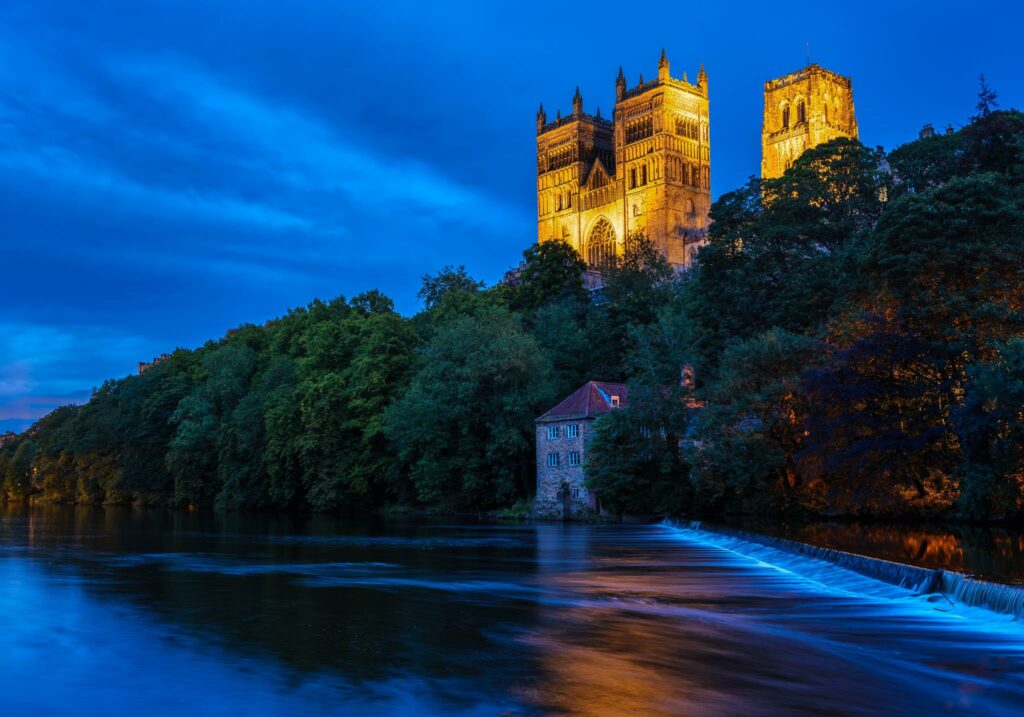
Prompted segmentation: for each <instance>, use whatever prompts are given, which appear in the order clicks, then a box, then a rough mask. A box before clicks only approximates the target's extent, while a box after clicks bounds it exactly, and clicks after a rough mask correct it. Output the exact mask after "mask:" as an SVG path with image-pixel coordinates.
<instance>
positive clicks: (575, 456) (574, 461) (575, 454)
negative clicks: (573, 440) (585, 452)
mask: <svg viewBox="0 0 1024 717" xmlns="http://www.w3.org/2000/svg"><path fill="white" fill-rule="evenodd" d="M579 464H580V452H579V451H569V465H571V466H578V465H579Z"/></svg>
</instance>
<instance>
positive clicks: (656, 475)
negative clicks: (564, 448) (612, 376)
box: [586, 392, 692, 515]
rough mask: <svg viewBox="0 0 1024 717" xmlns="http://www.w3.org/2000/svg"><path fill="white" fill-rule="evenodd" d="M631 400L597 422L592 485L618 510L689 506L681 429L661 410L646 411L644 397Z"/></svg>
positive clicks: (591, 448)
mask: <svg viewBox="0 0 1024 717" xmlns="http://www.w3.org/2000/svg"><path fill="white" fill-rule="evenodd" d="M633 393H635V392H633ZM631 395H632V394H631ZM631 406H633V407H631V408H630V409H629V410H625V411H614V412H612V413H609V414H606V415H604V416H601V417H600V418H598V419H597V420H596V421H595V422H594V432H593V435H592V436H591V438H590V443H589V445H588V451H587V462H586V471H587V486H588V487H589V488H590V489H591V490H593V491H595V492H596V494H597V495H598V496H600V499H601V504H602V507H603V508H604V509H606V510H609V511H611V512H612V513H614V514H616V515H622V514H623V513H637V514H643V513H670V514H678V513H681V512H683V511H685V510H688V509H689V508H690V506H691V501H692V495H691V494H692V490H691V486H690V482H689V476H688V474H687V469H686V466H685V465H684V464H683V463H682V461H681V458H680V452H679V437H680V433H679V432H677V431H676V430H672V427H670V426H666V425H665V424H664V423H662V422H660V421H659V420H658V418H659V415H658V412H657V411H656V410H655V411H653V412H648V411H645V410H644V405H643V403H642V402H637V401H634V400H633V399H632V398H631Z"/></svg>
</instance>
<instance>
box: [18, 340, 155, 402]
mask: <svg viewBox="0 0 1024 717" xmlns="http://www.w3.org/2000/svg"><path fill="white" fill-rule="evenodd" d="M146 343H147V341H146V339H144V338H143V337H140V336H135V335H131V334H126V333H122V332H118V331H114V330H111V329H109V328H106V327H97V326H45V325H33V324H19V323H5V322H0V420H4V421H14V420H16V421H26V420H32V419H36V418H39V417H40V416H43V415H45V414H46V413H49V412H50V411H52V410H53V409H54V408H57V407H58V406H63V405H66V404H68V403H81V402H83V401H86V400H88V398H89V395H90V393H91V390H92V388H93V387H95V386H96V385H97V384H99V383H101V381H102V378H105V377H109V376H116V375H125V374H126V373H127V372H128V371H129V370H130V367H132V366H133V365H134V363H133V362H135V361H137V360H138V359H139V358H142V357H144V356H145V354H144V353H143V348H144V346H145V345H146ZM98 379H99V380H98Z"/></svg>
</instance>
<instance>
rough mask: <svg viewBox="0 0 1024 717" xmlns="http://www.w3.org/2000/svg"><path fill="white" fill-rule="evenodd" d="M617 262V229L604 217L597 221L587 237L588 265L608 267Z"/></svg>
mask: <svg viewBox="0 0 1024 717" xmlns="http://www.w3.org/2000/svg"><path fill="white" fill-rule="evenodd" d="M614 261H615V228H614V227H612V225H611V222H609V221H608V220H607V219H605V218H604V217H601V218H600V219H598V220H597V223H596V224H594V226H593V228H592V229H591V230H590V236H589V237H587V263H588V264H590V265H591V266H608V265H609V264H611V263H612V262H614Z"/></svg>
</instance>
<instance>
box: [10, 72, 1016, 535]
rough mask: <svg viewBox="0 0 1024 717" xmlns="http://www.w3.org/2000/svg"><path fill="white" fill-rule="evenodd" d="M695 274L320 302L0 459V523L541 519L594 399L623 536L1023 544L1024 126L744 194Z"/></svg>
mask: <svg viewBox="0 0 1024 717" xmlns="http://www.w3.org/2000/svg"><path fill="white" fill-rule="evenodd" d="M712 219H713V223H712V225H711V229H710V235H709V237H708V241H707V242H706V244H705V245H704V246H703V247H702V249H701V251H700V254H699V260H698V264H697V267H696V269H693V270H690V271H688V272H686V273H683V274H677V273H676V272H674V271H673V269H672V267H670V266H669V265H668V264H667V263H666V262H665V261H664V259H663V258H662V257H661V255H660V254H659V253H658V252H657V251H656V250H655V249H654V247H653V246H652V245H651V243H650V242H648V241H647V240H646V239H645V238H644V237H643V236H642V235H630V236H628V237H626V238H625V240H624V243H623V247H622V252H621V255H620V256H619V257H618V258H617V259H616V260H615V261H613V262H612V264H611V265H610V266H608V267H606V268H605V269H604V270H603V271H604V273H603V277H602V278H603V287H602V288H601V289H600V290H597V291H588V290H587V289H586V288H585V284H584V274H585V270H586V267H585V265H584V264H583V262H582V261H581V260H580V258H579V256H578V254H577V252H576V251H575V250H574V249H573V248H572V247H571V246H569V245H568V244H564V243H561V242H547V243H544V244H540V245H536V246H531V247H530V248H529V249H527V250H526V251H525V252H524V255H523V262H522V264H521V265H520V266H519V267H518V268H517V269H515V270H513V271H511V272H509V274H508V275H507V276H506V278H505V280H503V281H502V282H500V283H499V284H498V285H496V286H493V287H487V286H485V285H484V284H483V283H482V282H480V281H478V280H477V279H475V278H473V277H472V276H470V275H469V274H468V273H467V271H466V270H465V268H464V267H461V266H459V267H446V268H444V269H443V270H441V271H440V272H438V273H437V274H436V275H428V276H426V277H424V279H423V286H422V290H421V292H420V298H421V300H422V304H423V309H422V311H421V312H419V313H418V314H416V315H415V316H411V317H404V316H401V315H399V314H398V313H397V312H396V311H395V309H394V306H393V305H392V303H391V301H390V300H389V299H388V298H387V297H385V296H383V295H381V294H380V293H378V292H368V293H366V294H361V295H359V296H356V297H354V298H352V299H351V300H346V299H345V298H337V299H334V300H332V301H329V302H323V301H319V300H318V301H314V302H312V303H311V304H310V305H309V306H307V307H305V308H302V309H295V310H293V311H290V312H289V313H287V314H286V315H284V316H282V317H280V318H278V319H276V320H273V321H270V322H268V323H267V324H265V325H263V326H252V325H245V326H241V327H239V328H238V329H236V330H234V331H231V332H229V333H228V335H227V336H225V337H224V338H222V339H221V340H219V341H213V342H210V343H208V344H206V345H205V346H202V347H200V348H198V349H196V350H192V351H189V350H179V351H176V352H174V353H173V354H172V355H171V356H170V357H169V358H167V359H166V360H164V361H162V362H160V363H158V364H156V365H155V366H153V367H152V368H150V369H149V370H147V371H145V372H144V373H142V374H141V375H138V376H131V377H127V378H123V379H119V380H114V381H109V382H107V383H105V384H104V385H103V386H101V387H99V388H98V389H96V391H95V392H94V394H93V396H92V398H91V400H90V401H89V402H88V403H86V404H84V405H81V406H66V407H63V408H60V409H58V410H56V411H54V412H53V413H51V414H50V415H48V416H46V417H44V418H42V419H40V420H39V421H38V422H37V423H36V424H35V425H34V426H32V427H31V428H30V429H29V430H28V431H26V432H25V433H23V434H21V435H13V434H5V435H3V436H0V496H2V497H4V498H6V499H9V500H21V499H25V498H27V497H35V498H38V499H42V500H51V501H64V502H81V503H102V502H108V503H127V502H134V503H144V504H170V505H178V506H219V507H222V508H250V509H298V508H307V509H315V510H346V511H363V510H368V509H373V508H377V507H380V506H384V505H387V504H391V503H403V504H416V505H428V506H439V507H443V508H446V509H460V510H461V509H487V508H493V507H498V506H502V505H507V504H510V503H512V502H513V501H516V500H518V499H521V498H526V497H529V495H530V493H531V492H532V490H533V486H534V480H535V476H534V444H533V440H534V439H533V436H534V419H535V417H536V416H537V415H539V414H540V413H542V412H543V411H544V410H545V409H547V408H548V407H550V405H552V404H553V403H554V402H555V401H557V400H559V399H560V398H562V397H564V396H565V395H567V394H568V393H569V392H571V391H572V390H574V389H575V388H577V387H578V386H579V385H580V384H582V383H583V382H584V381H585V380H588V379H597V380H606V381H628V382H629V384H630V397H631V398H630V405H629V406H628V408H624V409H622V410H618V411H614V412H612V413H611V414H609V415H608V416H606V417H602V418H601V419H599V420H598V421H597V423H596V425H595V427H594V438H593V439H592V441H591V444H590V446H589V451H588V460H587V466H586V467H587V471H588V480H589V481H590V485H591V487H592V488H593V489H594V490H596V491H597V493H598V495H599V496H600V497H601V500H602V504H603V505H604V506H605V507H606V508H608V509H609V510H610V511H612V512H615V513H622V512H670V513H683V512H687V511H694V512H716V511H737V510H739V511H816V512H830V513H871V514H916V515H934V514H940V513H941V514H947V515H948V514H956V515H962V516H966V517H972V518H982V519H985V518H996V519H1019V518H1022V517H1024V449H1022V446H1024V428H1022V426H1024V305H1022V304H1024V114H1021V113H1020V112H1016V111H1013V110H1008V111H1004V110H1001V109H999V108H998V104H997V100H996V98H995V96H994V93H992V92H991V91H990V90H988V88H987V87H986V88H984V90H983V92H982V95H981V97H980V100H979V105H978V109H977V114H976V115H975V116H974V117H973V118H972V119H971V121H970V123H969V124H967V125H966V126H964V127H963V128H962V129H960V130H959V131H956V132H950V133H949V134H940V135H938V136H934V137H931V138H926V139H921V140H918V141H915V142H911V143H909V144H907V145H904V146H903V147H899V148H897V149H896V150H894V151H893V152H891V153H889V154H888V155H886V154H884V153H882V152H879V151H877V150H870V149H868V148H865V147H864V146H862V145H861V144H860V143H858V142H856V141H852V140H846V139H839V140H835V141H833V142H829V143H827V144H824V145H821V146H819V147H816V148H814V149H813V150H810V151H808V152H806V153H804V155H803V156H802V157H800V158H799V159H798V160H797V161H796V162H795V163H794V165H793V167H792V168H791V169H790V170H789V171H787V172H786V174H785V175H784V176H782V177H780V178H778V179H772V180H765V181H761V180H758V179H751V180H750V182H748V183H747V184H746V185H745V186H743V187H740V188H739V189H737V190H735V191H732V192H729V193H726V194H723V195H722V196H721V198H719V199H718V201H716V202H715V204H714V206H713V207H712Z"/></svg>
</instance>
